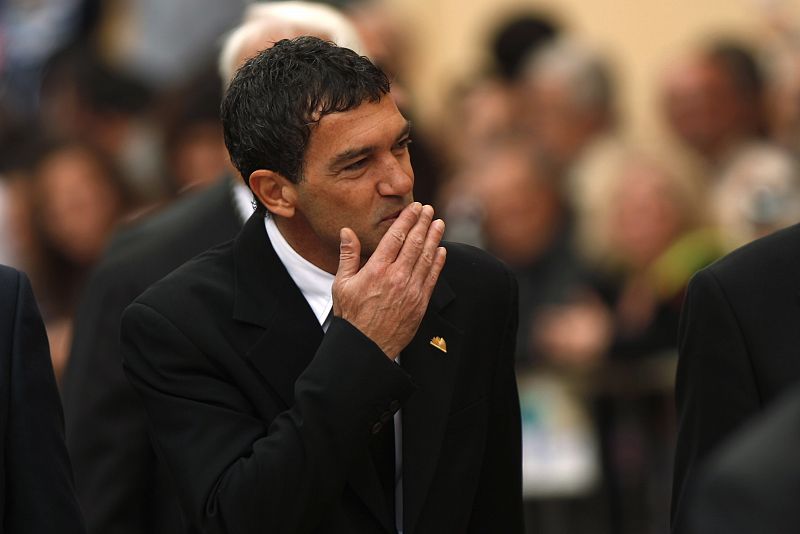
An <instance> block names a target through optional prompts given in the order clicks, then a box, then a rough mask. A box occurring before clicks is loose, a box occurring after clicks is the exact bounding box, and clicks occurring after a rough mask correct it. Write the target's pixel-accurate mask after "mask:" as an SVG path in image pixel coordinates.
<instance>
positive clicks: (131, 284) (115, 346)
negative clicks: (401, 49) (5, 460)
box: [62, 2, 363, 534]
mask: <svg viewBox="0 0 800 534" xmlns="http://www.w3.org/2000/svg"><path fill="white" fill-rule="evenodd" d="M304 34H312V35H317V36H319V37H321V38H325V39H330V40H333V41H335V42H337V43H340V44H342V45H346V46H348V47H350V48H353V49H355V50H362V52H361V53H363V49H362V47H361V45H360V41H359V38H358V35H357V34H356V32H355V30H354V28H353V27H352V25H351V24H350V23H349V22H348V21H347V20H346V19H345V18H344V17H343V15H342V14H341V13H339V12H338V11H336V10H334V9H332V8H330V7H326V6H322V5H319V4H311V3H308V2H271V3H263V4H254V5H253V6H251V8H250V9H248V11H247V12H246V13H245V16H244V21H243V22H242V23H241V24H240V25H239V26H238V27H237V28H235V29H234V30H233V31H231V33H230V34H228V36H227V37H226V39H225V42H224V44H223V46H222V50H221V51H220V54H219V71H220V76H221V83H222V84H223V85H224V86H227V84H228V83H229V82H230V80H231V79H232V78H233V76H234V74H235V72H236V69H237V68H238V66H239V65H241V64H242V63H243V62H244V61H245V60H246V59H248V58H249V57H252V56H253V55H255V54H256V53H257V52H258V51H260V50H262V49H264V48H267V47H269V46H271V45H272V44H273V43H274V42H275V41H277V40H280V39H283V38H289V37H295V36H298V35H304ZM252 202H253V196H252V194H251V193H250V191H249V190H248V189H247V187H246V186H245V185H244V184H243V183H242V182H241V180H240V179H238V178H236V177H234V176H232V175H230V174H226V175H225V176H222V177H220V179H218V180H217V182H216V183H215V184H213V185H211V186H210V187H207V188H205V189H203V190H201V191H197V192H196V193H192V194H188V195H185V196H184V197H183V198H181V199H180V200H179V201H177V202H176V203H175V204H174V205H172V206H170V207H169V208H166V209H164V210H162V211H160V212H158V213H156V214H154V215H152V216H150V217H147V218H144V219H143V220H142V221H141V222H139V223H137V224H135V225H133V226H131V227H130V228H127V229H124V230H122V231H120V232H118V233H117V234H116V235H115V236H114V239H113V241H112V244H111V246H110V248H109V249H108V251H107V252H106V254H105V255H104V258H103V260H102V262H101V264H100V266H99V267H98V268H97V269H96V270H95V272H94V273H93V275H92V278H91V280H90V282H89V284H88V287H87V288H86V291H85V292H84V295H83V297H82V300H81V304H80V307H79V311H78V319H77V322H76V326H75V335H74V340H73V343H72V348H71V353H70V361H69V366H68V368H67V371H66V374H65V376H64V381H63V388H62V392H63V401H64V411H65V415H66V427H67V447H68V449H69V452H70V455H71V457H72V460H73V465H74V470H75V481H76V487H77V491H78V498H79V500H80V502H81V504H82V506H83V508H84V512H85V517H86V524H87V530H88V532H89V533H90V534H95V533H96V534H106V533H108V532H115V533H116V532H125V533H141V534H161V533H163V534H175V533H178V532H188V531H187V527H186V521H185V519H184V517H183V514H182V512H181V509H180V504H179V503H178V500H177V494H176V492H175V489H174V487H173V482H172V479H171V476H170V474H169V473H168V472H167V471H166V469H165V468H164V466H163V465H161V464H160V463H159V462H158V461H157V459H156V455H155V452H154V450H153V447H152V444H151V442H150V439H149V437H148V430H147V428H148V425H147V421H146V418H145V413H144V410H143V408H142V406H141V405H140V402H139V399H138V398H137V396H136V393H135V392H134V390H133V389H132V388H131V386H130V383H129V382H128V380H127V379H126V378H125V376H124V374H123V371H122V360H121V354H120V343H119V325H120V317H121V315H122V311H123V310H124V309H125V307H126V306H128V305H129V304H130V303H131V302H132V301H133V300H134V299H135V298H136V297H137V296H138V295H139V294H140V293H142V292H143V291H144V290H145V289H147V287H149V286H150V285H151V284H153V283H154V282H156V281H158V280H159V279H161V278H162V277H163V276H165V275H167V274H168V273H169V272H170V271H172V270H173V269H175V268H176V267H178V266H179V265H181V264H182V263H183V262H185V261H187V260H189V259H191V258H192V257H193V256H195V255H197V254H199V253H200V252H202V251H204V250H206V249H207V248H210V247H212V246H214V245H217V244H219V243H222V242H224V241H227V240H229V239H232V238H233V237H234V236H235V235H236V233H237V232H238V231H239V229H240V228H241V226H242V224H243V222H244V221H245V220H246V219H247V218H248V217H249V216H250V215H251V214H252V212H253V203H252Z"/></svg>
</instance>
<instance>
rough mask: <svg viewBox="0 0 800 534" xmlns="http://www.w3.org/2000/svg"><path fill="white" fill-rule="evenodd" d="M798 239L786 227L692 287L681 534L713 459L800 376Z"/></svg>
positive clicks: (683, 380) (685, 339)
mask: <svg viewBox="0 0 800 534" xmlns="http://www.w3.org/2000/svg"><path fill="white" fill-rule="evenodd" d="M798 243H800V225H796V226H792V227H790V228H787V229H784V230H781V231H778V232H776V233H774V234H772V235H770V236H767V237H764V238H762V239H759V240H757V241H755V242H753V243H750V244H748V245H746V246H744V247H742V248H740V249H738V250H736V251H734V252H732V253H731V254H729V255H728V256H726V257H725V258H723V259H722V260H720V261H718V262H716V263H714V264H712V265H711V266H709V267H707V268H705V269H703V270H702V271H699V272H698V273H697V274H696V275H695V276H694V278H693V279H692V281H691V283H690V284H689V289H688V293H687V297H686V301H685V304H684V309H683V313H682V317H681V324H680V330H679V346H678V350H679V356H680V357H679V361H678V371H677V378H676V401H677V409H678V416H679V428H678V441H677V450H676V456H675V476H674V482H673V498H672V529H673V532H675V533H684V532H688V528H689V524H688V513H687V510H689V509H690V506H689V504H688V503H689V502H690V501H691V495H692V493H693V490H694V487H695V483H696V482H695V481H696V478H697V473H698V472H699V471H700V470H701V469H702V467H703V464H704V463H705V461H706V459H707V457H708V456H709V454H710V453H712V452H713V451H714V450H715V449H716V448H717V446H718V445H719V444H720V443H721V442H722V441H723V440H724V439H725V438H726V437H728V436H729V435H731V433H732V432H733V431H734V430H736V429H737V428H739V427H740V426H741V425H742V423H743V422H745V421H746V420H747V419H749V418H750V417H752V416H753V415H755V414H758V413H760V412H761V411H762V410H764V409H765V408H766V407H768V406H770V404H771V403H772V402H773V400H774V399H776V398H777V397H778V396H779V395H781V394H782V393H784V392H786V391H787V390H788V389H790V388H791V387H792V386H793V385H794V384H796V383H797V382H798V380H799V379H800V358H798V357H797V351H798V347H800V328H798V316H799V315H800V309H799V305H800V295H798V290H800V275H798V273H800V248H798V246H797V244H798Z"/></svg>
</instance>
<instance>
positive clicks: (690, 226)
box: [534, 150, 717, 532]
mask: <svg viewBox="0 0 800 534" xmlns="http://www.w3.org/2000/svg"><path fill="white" fill-rule="evenodd" d="M591 180H593V181H595V182H596V183H595V184H594V191H593V193H594V194H595V195H596V196H595V197H594V198H593V199H591V202H589V201H587V202H585V203H584V207H588V206H590V207H591V209H587V210H585V211H579V212H578V215H577V217H578V218H577V227H578V238H579V239H578V243H579V245H580V251H581V254H582V258H583V259H584V262H585V263H584V270H585V272H584V275H585V278H584V281H583V284H582V285H581V286H579V288H578V290H576V291H574V292H573V294H572V295H571V298H569V299H567V300H565V301H564V302H562V303H558V304H555V305H552V306H550V307H547V308H545V309H544V310H542V312H541V313H540V314H539V316H538V318H537V319H538V320H537V322H536V323H535V327H536V330H535V331H534V336H535V342H536V343H537V345H538V347H539V351H540V352H541V353H542V354H543V355H544V356H545V360H546V361H549V362H551V363H552V364H553V365H555V366H556V367H557V368H558V369H560V370H562V371H563V372H566V373H567V375H568V376H572V377H579V376H583V377H585V378H588V381H584V385H585V387H586V388H587V389H586V390H585V392H586V393H587V394H588V397H587V400H588V401H589V406H590V408H591V410H592V413H593V417H594V423H595V427H596V431H597V433H598V437H599V443H600V456H601V466H602V468H603V484H602V491H601V492H600V494H599V495H600V496H601V497H602V499H603V501H604V502H605V503H606V508H607V511H606V514H607V518H608V522H609V523H608V524H609V532H642V531H644V530H645V528H649V527H646V526H645V525H653V524H657V523H658V520H661V521H663V522H666V517H667V515H668V512H667V507H666V505H665V503H666V502H667V501H668V495H667V494H666V492H665V491H664V488H666V487H668V480H669V475H668V471H669V469H668V466H669V463H670V458H671V456H672V451H671V449H670V446H669V443H670V440H669V436H670V435H671V434H670V433H671V430H672V426H671V413H672V412H671V410H669V409H668V408H669V404H670V403H669V399H671V398H672V397H671V395H672V372H673V371H672V369H674V367H673V364H674V351H675V348H676V341H675V340H676V337H677V331H678V319H679V314H680V309H681V304H682V302H683V295H684V291H685V287H686V284H687V282H688V280H689V278H690V276H691V274H692V273H693V272H694V271H695V270H696V269H697V268H699V267H702V266H703V265H705V264H707V263H708V262H710V261H711V260H712V259H713V258H714V257H715V256H716V254H717V252H716V250H717V249H716V247H715V239H716V234H715V233H714V232H713V231H710V230H708V229H706V223H705V222H704V220H703V209H704V204H703V201H704V199H705V197H704V196H703V189H702V188H701V187H699V185H698V183H697V181H696V180H693V179H692V178H691V177H690V176H689V175H687V174H684V173H682V172H681V170H678V169H675V168H674V167H672V166H670V165H667V164H666V163H664V162H663V161H662V160H660V159H658V158H656V157H654V156H651V155H648V154H643V153H641V152H639V151H631V150H629V151H627V152H624V153H622V154H620V155H619V158H618V159H616V161H615V162H613V164H609V167H608V168H607V169H606V174H604V175H599V174H595V175H593V176H592V177H591ZM664 363H666V365H664Z"/></svg>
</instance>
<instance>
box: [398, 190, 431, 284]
mask: <svg viewBox="0 0 800 534" xmlns="http://www.w3.org/2000/svg"><path fill="white" fill-rule="evenodd" d="M432 220H433V207H432V206H428V205H425V206H423V207H422V211H421V212H420V214H419V219H418V220H417V223H416V224H415V225H414V227H413V228H412V229H411V230H410V231H409V232H408V235H407V236H406V240H405V242H404V243H403V248H401V249H400V253H399V254H398V255H397V260H396V264H397V266H398V267H400V268H402V269H405V272H406V273H408V276H409V277H410V276H411V272H412V271H413V270H414V265H416V263H417V261H418V260H419V256H420V254H421V253H422V250H423V248H424V246H425V242H426V238H427V235H428V232H429V230H430V226H431V221H432ZM437 245H438V243H437Z"/></svg>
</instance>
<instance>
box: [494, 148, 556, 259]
mask: <svg viewBox="0 0 800 534" xmlns="http://www.w3.org/2000/svg"><path fill="white" fill-rule="evenodd" d="M534 172H535V171H534V170H533V169H532V168H531V165H530V163H528V162H527V161H525V159H524V157H523V156H521V155H515V154H500V155H497V156H495V159H494V160H493V161H492V162H490V163H489V166H488V168H487V169H485V171H484V172H482V173H481V174H482V176H481V178H480V180H481V183H480V189H479V195H480V198H482V199H483V207H484V211H485V214H484V232H485V233H486V238H487V240H488V244H489V246H490V248H491V251H492V252H493V253H494V254H496V255H497V256H498V257H499V258H500V259H502V260H503V261H505V262H506V263H509V264H510V265H512V266H515V267H516V266H519V267H522V266H526V265H528V264H529V263H530V262H532V261H535V260H536V259H537V257H538V256H539V255H540V254H541V253H542V252H543V251H544V250H543V249H544V248H545V247H547V246H548V245H549V244H550V242H551V241H552V239H553V237H554V236H555V234H556V232H557V230H558V228H559V222H560V218H559V215H560V209H559V199H558V195H557V192H556V191H555V187H553V186H551V185H548V184H547V183H545V182H544V181H543V178H542V177H539V176H535V175H534V174H533V173H534Z"/></svg>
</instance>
